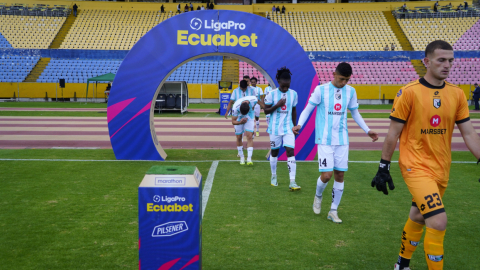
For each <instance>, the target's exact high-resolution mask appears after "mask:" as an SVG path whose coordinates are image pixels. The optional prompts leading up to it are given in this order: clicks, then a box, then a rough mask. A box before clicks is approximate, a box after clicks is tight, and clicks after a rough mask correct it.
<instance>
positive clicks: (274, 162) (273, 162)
mask: <svg viewBox="0 0 480 270" xmlns="http://www.w3.org/2000/svg"><path fill="white" fill-rule="evenodd" d="M277 160H278V157H272V156H270V169H271V170H272V175H277Z"/></svg>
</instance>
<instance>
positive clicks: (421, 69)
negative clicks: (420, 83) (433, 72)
mask: <svg viewBox="0 0 480 270" xmlns="http://www.w3.org/2000/svg"><path fill="white" fill-rule="evenodd" d="M411 62H412V65H413V67H414V68H415V71H416V72H417V74H418V76H419V77H423V76H425V74H426V73H427V69H426V68H425V65H424V64H423V62H422V60H411Z"/></svg>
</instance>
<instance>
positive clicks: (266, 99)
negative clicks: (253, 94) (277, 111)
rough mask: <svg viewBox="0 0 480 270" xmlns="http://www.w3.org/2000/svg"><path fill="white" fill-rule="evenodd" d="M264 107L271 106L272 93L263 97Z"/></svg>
mask: <svg viewBox="0 0 480 270" xmlns="http://www.w3.org/2000/svg"><path fill="white" fill-rule="evenodd" d="M265 105H273V96H272V92H269V93H268V95H267V96H266V97H265Z"/></svg>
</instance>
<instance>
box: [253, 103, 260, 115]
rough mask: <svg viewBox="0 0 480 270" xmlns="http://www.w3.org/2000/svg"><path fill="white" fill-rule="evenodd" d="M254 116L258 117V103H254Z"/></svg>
mask: <svg viewBox="0 0 480 270" xmlns="http://www.w3.org/2000/svg"><path fill="white" fill-rule="evenodd" d="M254 110H255V117H260V105H258V104H255V108H254Z"/></svg>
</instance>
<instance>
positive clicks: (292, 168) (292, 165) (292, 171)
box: [287, 157, 297, 183]
mask: <svg viewBox="0 0 480 270" xmlns="http://www.w3.org/2000/svg"><path fill="white" fill-rule="evenodd" d="M287 166H288V172H289V173H288V174H289V175H290V183H294V182H295V175H296V174H297V163H296V161H295V157H289V158H288V159H287Z"/></svg>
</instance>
